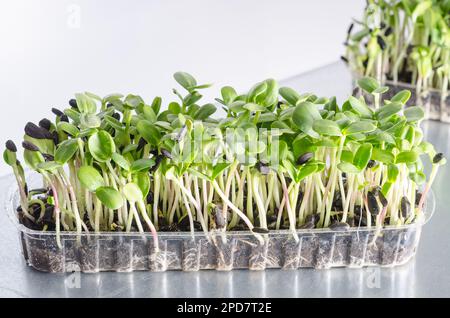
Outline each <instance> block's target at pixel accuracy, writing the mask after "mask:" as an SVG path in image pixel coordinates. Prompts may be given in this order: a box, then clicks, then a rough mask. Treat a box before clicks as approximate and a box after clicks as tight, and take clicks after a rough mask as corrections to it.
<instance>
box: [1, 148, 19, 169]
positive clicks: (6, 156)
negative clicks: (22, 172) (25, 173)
mask: <svg viewBox="0 0 450 318" xmlns="http://www.w3.org/2000/svg"><path fill="white" fill-rule="evenodd" d="M3 160H4V161H5V162H6V164H7V165H10V166H15V165H16V164H17V155H16V153H15V152H12V151H9V150H8V149H5V151H3Z"/></svg>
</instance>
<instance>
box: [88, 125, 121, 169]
mask: <svg viewBox="0 0 450 318" xmlns="http://www.w3.org/2000/svg"><path fill="white" fill-rule="evenodd" d="M88 146H89V151H90V153H91V155H92V157H94V159H95V160H97V161H99V162H106V161H108V160H110V159H111V156H112V154H113V153H114V152H115V151H116V144H115V143H114V140H113V138H112V137H111V135H110V134H109V133H107V132H106V131H104V130H100V131H98V132H96V133H95V134H93V135H92V136H91V137H89V140H88Z"/></svg>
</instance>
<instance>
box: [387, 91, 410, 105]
mask: <svg viewBox="0 0 450 318" xmlns="http://www.w3.org/2000/svg"><path fill="white" fill-rule="evenodd" d="M410 97H411V92H410V91H409V90H407V89H404V90H402V91H400V92H398V93H397V94H395V95H394V97H392V98H391V102H393V103H401V104H402V105H405V104H406V102H407V101H408V100H409V98H410Z"/></svg>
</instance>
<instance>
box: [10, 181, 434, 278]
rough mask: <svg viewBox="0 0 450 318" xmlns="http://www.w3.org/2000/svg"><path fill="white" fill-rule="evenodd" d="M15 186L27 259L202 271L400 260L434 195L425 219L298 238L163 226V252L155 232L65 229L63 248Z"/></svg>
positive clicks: (413, 246) (86, 266)
mask: <svg viewBox="0 0 450 318" xmlns="http://www.w3.org/2000/svg"><path fill="white" fill-rule="evenodd" d="M38 177H39V176H38V175H37V174H32V175H31V176H30V177H29V178H28V184H29V187H30V189H32V188H38V187H40V186H41V181H40V178H38ZM18 205H19V194H18V191H17V187H13V189H11V190H10V192H9V193H8V194H7V198H6V202H5V208H6V210H7V212H8V214H9V216H10V218H11V220H12V221H13V222H14V224H15V225H16V227H17V230H18V232H19V238H20V243H21V246H22V251H23V255H24V258H25V260H26V262H27V264H28V265H30V266H31V267H33V268H35V269H37V270H39V271H43V272H52V273H62V272H73V271H81V272H100V271H117V272H132V271H138V270H141V271H166V270H183V271H198V270H201V269H216V270H221V271H229V270H232V269H251V270H264V269H266V268H282V269H297V268H307V267H312V268H321V269H326V268H331V267H350V268H361V267H364V266H397V265H402V264H404V263H406V262H408V261H409V260H410V259H411V258H412V257H413V256H414V255H415V252H416V250H417V246H418V244H419V240H420V234H421V231H422V226H423V225H424V224H425V223H426V221H427V220H428V219H429V218H430V217H431V215H432V213H433V211H434V208H435V201H434V195H433V193H432V192H431V191H430V193H429V195H428V199H427V202H426V204H425V209H424V213H425V218H423V222H421V223H413V224H410V225H403V226H398V227H385V228H383V229H382V230H381V232H380V233H379V235H377V237H375V235H376V229H375V228H370V229H369V228H366V227H360V228H350V229H349V230H347V231H331V230H329V229H313V230H298V231H297V233H298V237H299V240H298V241H296V240H294V238H293V235H292V233H291V232H289V231H288V230H279V231H271V232H270V233H269V234H264V235H263V237H264V244H262V243H260V242H259V241H258V240H257V239H256V238H255V237H254V235H253V234H252V233H251V232H247V231H245V232H243V231H240V232H226V233H225V232H217V231H216V232H211V233H210V234H209V235H208V236H205V234H204V233H203V232H196V233H195V234H194V235H191V233H190V232H173V233H168V232H161V233H159V235H158V240H159V246H160V250H159V252H156V251H155V247H154V241H153V238H152V236H151V234H150V233H145V234H140V233H123V232H102V233H98V234H96V233H82V234H79V235H77V233H73V232H61V244H62V248H59V247H58V246H57V244H56V234H55V232H50V231H49V232H42V231H36V230H32V229H29V228H27V227H25V226H24V225H22V224H20V222H19V220H18V218H17V213H16V208H17V206H18Z"/></svg>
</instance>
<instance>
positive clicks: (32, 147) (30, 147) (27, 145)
mask: <svg viewBox="0 0 450 318" xmlns="http://www.w3.org/2000/svg"><path fill="white" fill-rule="evenodd" d="M22 147H23V148H25V149H27V150H30V151H39V148H38V147H36V146H35V145H34V144H33V143H31V142H29V141H27V140H24V141H23V142H22Z"/></svg>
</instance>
